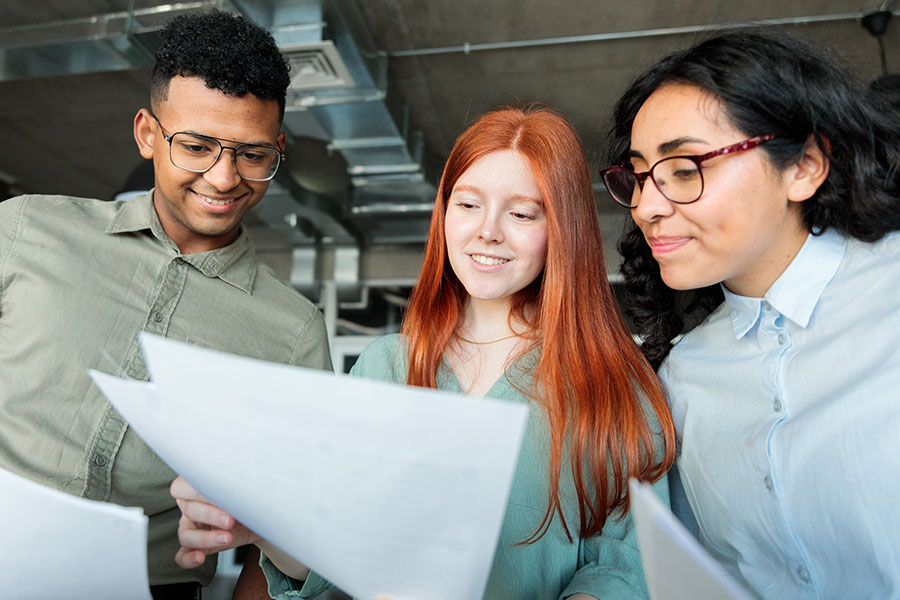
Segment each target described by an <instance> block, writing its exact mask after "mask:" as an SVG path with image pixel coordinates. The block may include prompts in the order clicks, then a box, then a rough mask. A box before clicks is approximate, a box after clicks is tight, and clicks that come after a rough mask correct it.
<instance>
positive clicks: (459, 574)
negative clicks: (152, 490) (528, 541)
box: [91, 334, 528, 600]
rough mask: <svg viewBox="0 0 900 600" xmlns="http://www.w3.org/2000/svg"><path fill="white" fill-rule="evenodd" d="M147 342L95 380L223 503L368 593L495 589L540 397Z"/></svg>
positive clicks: (352, 588) (421, 597)
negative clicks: (533, 402)
mask: <svg viewBox="0 0 900 600" xmlns="http://www.w3.org/2000/svg"><path fill="white" fill-rule="evenodd" d="M141 344H142V350H143V353H144V358H145V361H146V363H147V367H148V372H149V373H150V374H151V378H152V383H141V382H135V381H129V380H122V379H118V378H116V377H111V376H108V375H103V374H100V373H96V372H92V374H91V376H92V377H93V378H94V380H95V381H96V382H97V385H98V386H99V387H100V389H101V390H102V391H103V393H104V394H105V395H106V396H107V397H108V398H109V399H110V401H111V402H112V403H113V405H114V406H115V407H116V408H117V410H119V412H120V413H121V414H122V416H123V417H124V418H125V419H127V420H128V422H129V424H130V426H132V427H133V428H134V429H135V431H136V432H137V433H138V434H139V435H140V436H141V437H142V438H143V439H144V440H145V441H146V442H147V444H149V445H150V446H151V447H152V448H153V449H154V450H155V451H156V452H157V453H158V454H159V455H160V456H161V457H162V458H163V460H165V461H166V462H167V463H168V464H169V466H171V467H172V469H173V470H175V471H176V472H178V473H179V474H181V475H182V476H184V477H185V479H187V480H188V481H189V482H190V483H191V484H192V485H193V486H194V487H195V488H197V490H198V491H200V493H202V494H203V495H204V496H206V497H207V498H208V499H210V501H212V502H214V503H215V504H217V505H219V506H221V507H222V508H224V509H225V510H227V511H229V512H230V513H231V514H233V515H234V516H235V518H237V519H238V520H240V521H241V522H242V523H244V524H245V525H247V526H248V527H250V528H251V529H252V530H254V531H256V532H257V533H259V534H260V535H262V536H263V537H264V538H265V539H267V540H268V541H270V542H271V543H273V544H274V545H276V546H278V547H279V548H281V549H282V550H284V551H285V552H287V553H288V554H290V555H291V556H293V557H295V558H296V559H297V560H299V561H301V562H303V563H304V564H306V565H307V566H309V567H311V568H312V569H313V570H315V571H316V572H318V573H319V574H321V575H322V576H323V577H326V578H327V579H329V580H330V581H332V582H333V583H334V584H335V585H337V586H338V587H340V588H341V589H343V590H344V591H346V592H347V593H349V594H352V595H353V596H355V597H357V598H362V599H367V598H377V597H381V596H384V597H389V598H392V599H394V600H403V599H405V598H409V599H417V600H429V599H435V600H442V599H447V600H450V599H453V600H458V599H459V598H480V597H481V596H482V594H483V592H484V587H485V585H486V583H487V577H488V574H489V571H490V567H491V564H492V561H493V553H494V549H495V546H496V543H497V539H498V537H499V532H500V526H501V523H502V519H503V515H504V513H505V510H506V500H507V497H508V495H509V489H510V484H511V482H512V476H513V474H514V472H515V467H516V462H517V457H518V452H519V446H520V444H521V440H522V435H523V432H524V428H525V424H526V421H527V418H528V410H527V407H526V406H524V405H521V404H514V403H509V402H501V401H496V400H490V399H484V398H470V397H466V396H462V395H458V394H449V393H445V392H437V391H435V390H425V389H421V388H412V387H407V386H400V385H392V384H386V383H380V382H373V381H369V380H363V379H359V378H352V377H346V376H335V375H333V374H330V373H324V372H322V371H315V370H310V369H303V368H299V367H292V366H286V365H279V364H273V363H265V362H261V361H256V360H252V359H248V358H241V357H236V356H232V355H227V354H223V353H219V352H214V351H211V350H206V349H201V348H197V347H193V346H190V345H187V344H182V343H178V342H173V341H171V340H167V339H165V338H160V337H157V336H151V335H147V334H142V337H141Z"/></svg>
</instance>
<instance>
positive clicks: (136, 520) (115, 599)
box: [0, 469, 150, 600]
mask: <svg viewBox="0 0 900 600" xmlns="http://www.w3.org/2000/svg"><path fill="white" fill-rule="evenodd" d="M0 490H2V492H0V532H2V533H0V597H3V598H15V599H16V600H31V599H34V600H46V599H47V598H91V599H92V600H150V587H149V585H150V584H149V582H148V579H147V517H145V516H144V513H143V511H142V510H141V509H140V508H125V507H123V506H117V505H115V504H106V503H104V502H96V501H93V500H85V499H84V498H78V497H77V496H73V495H71V494H67V493H65V492H60V491H59V490H55V489H52V488H49V487H46V486H43V485H40V484H38V483H35V482H33V481H31V480H29V479H25V478H24V477H20V476H18V475H16V474H14V473H11V472H9V471H6V470H4V469H0Z"/></svg>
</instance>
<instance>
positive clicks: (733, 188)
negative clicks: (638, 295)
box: [631, 84, 809, 297]
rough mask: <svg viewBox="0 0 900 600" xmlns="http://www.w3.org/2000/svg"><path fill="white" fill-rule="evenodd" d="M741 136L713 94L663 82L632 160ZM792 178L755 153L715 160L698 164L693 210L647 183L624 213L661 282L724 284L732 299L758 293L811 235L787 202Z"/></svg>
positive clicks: (708, 147) (645, 163)
mask: <svg viewBox="0 0 900 600" xmlns="http://www.w3.org/2000/svg"><path fill="white" fill-rule="evenodd" d="M748 137H750V136H749V135H748V134H747V133H746V132H743V131H740V130H739V129H737V128H736V127H734V126H733V125H732V124H731V122H730V120H729V118H728V115H727V114H726V112H725V110H724V108H723V106H722V104H721V102H720V101H719V100H718V99H717V98H715V97H714V96H712V95H710V94H709V93H707V92H705V91H703V90H702V89H700V88H697V87H694V86H691V85H685V84H667V85H665V86H663V87H661V88H659V89H657V90H656V91H655V92H654V93H653V94H651V95H650V97H649V98H648V99H647V101H646V102H645V103H644V105H643V106H642V107H641V109H640V111H638V113H637V115H636V117H635V119H634V123H633V125H632V129H631V155H632V159H631V161H632V165H633V167H634V170H635V171H638V172H643V171H647V170H649V169H650V167H651V166H653V164H654V163H656V162H657V161H658V160H660V159H663V158H666V157H669V156H678V155H698V154H705V153H707V152H710V151H712V150H716V149H718V148H722V147H724V146H729V145H731V144H735V143H737V142H740V141H742V140H745V139H747V138H748ZM795 171H796V167H795V166H788V167H787V168H785V169H784V170H782V171H779V170H778V169H776V168H775V166H774V165H772V164H771V162H770V161H769V159H768V157H767V156H766V154H765V153H764V152H763V151H762V150H761V148H755V149H752V150H748V151H746V152H740V153H736V154H733V155H725V156H719V157H715V158H712V159H709V160H708V161H707V162H705V163H704V164H703V166H702V172H703V180H704V188H703V194H702V196H701V197H700V199H699V200H697V201H696V202H694V203H692V204H676V203H674V202H671V201H669V200H668V199H666V198H665V196H663V195H662V194H661V193H660V192H659V190H658V189H657V188H656V186H654V185H653V183H652V182H651V181H649V180H648V181H647V182H646V183H645V185H644V187H643V190H642V192H641V194H640V198H639V201H638V204H637V206H636V207H635V208H633V209H632V211H631V215H632V217H633V218H634V221H635V223H636V224H637V225H638V227H639V228H640V229H641V231H642V232H643V234H644V239H645V240H646V241H647V244H648V245H649V246H650V248H651V249H652V251H653V257H654V258H655V259H656V261H657V262H658V263H659V267H660V273H661V276H662V279H663V281H664V282H665V283H666V285H668V286H669V287H671V288H673V289H678V290H685V289H696V288H701V287H706V286H708V285H713V284H717V283H722V282H724V283H725V285H726V287H728V289H729V290H731V291H732V292H734V293H736V294H741V295H745V296H755V297H761V296H763V295H765V293H766V291H767V290H768V289H769V286H771V285H772V283H773V282H774V281H775V280H776V279H777V278H778V277H779V275H781V273H782V272H783V271H784V269H786V268H787V266H788V265H789V264H790V262H791V260H793V258H794V256H796V254H797V252H799V250H800V247H801V246H802V245H803V243H804V241H805V240H806V237H807V235H808V233H809V232H808V230H807V229H806V227H805V225H804V224H803V220H802V216H801V212H800V207H801V205H800V203H799V201H796V200H801V198H794V197H793V196H796V194H795V192H794V191H793V189H792V188H791V182H792V180H793V179H792V178H793V176H794V174H795ZM802 199H805V198H802Z"/></svg>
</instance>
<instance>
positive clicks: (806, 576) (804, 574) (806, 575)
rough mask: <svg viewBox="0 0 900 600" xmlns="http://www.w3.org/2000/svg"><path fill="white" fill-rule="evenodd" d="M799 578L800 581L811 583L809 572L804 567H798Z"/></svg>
mask: <svg viewBox="0 0 900 600" xmlns="http://www.w3.org/2000/svg"><path fill="white" fill-rule="evenodd" d="M797 577H799V578H800V581H802V582H803V583H809V571H807V570H806V567H804V566H803V565H800V566H799V567H797Z"/></svg>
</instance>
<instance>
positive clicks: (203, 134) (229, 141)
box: [172, 130, 277, 148]
mask: <svg viewBox="0 0 900 600" xmlns="http://www.w3.org/2000/svg"><path fill="white" fill-rule="evenodd" d="M177 133H188V134H190V135H193V136H196V137H202V138H209V139H211V140H218V141H220V142H228V143H230V144H236V145H238V146H266V147H267V148H277V144H273V143H272V142H241V141H239V140H230V139H228V138H220V137H216V136H214V135H207V134H205V133H200V132H198V131H192V130H183V131H179V132H177ZM172 135H175V134H174V133H173V134H172Z"/></svg>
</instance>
